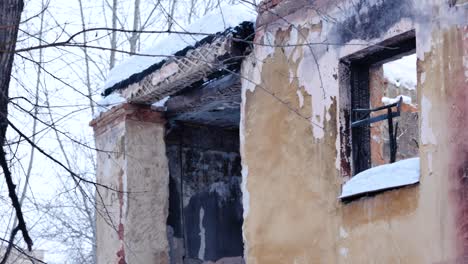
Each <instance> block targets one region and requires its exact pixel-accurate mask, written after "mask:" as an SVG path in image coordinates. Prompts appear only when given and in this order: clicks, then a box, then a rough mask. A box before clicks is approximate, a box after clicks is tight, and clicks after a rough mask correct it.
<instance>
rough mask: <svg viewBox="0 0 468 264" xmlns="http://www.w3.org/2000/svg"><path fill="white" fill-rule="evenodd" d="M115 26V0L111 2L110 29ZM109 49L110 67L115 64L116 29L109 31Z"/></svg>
mask: <svg viewBox="0 0 468 264" xmlns="http://www.w3.org/2000/svg"><path fill="white" fill-rule="evenodd" d="M116 28H117V0H114V1H113V3H112V29H116ZM111 35H112V36H111V51H110V62H109V68H110V69H112V68H114V66H115V49H116V48H117V31H115V30H112V33H111Z"/></svg>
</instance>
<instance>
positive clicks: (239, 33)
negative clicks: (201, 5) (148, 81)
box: [101, 21, 255, 97]
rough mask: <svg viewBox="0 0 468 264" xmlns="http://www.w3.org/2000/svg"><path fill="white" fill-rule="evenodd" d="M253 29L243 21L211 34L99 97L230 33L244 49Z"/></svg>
mask: <svg viewBox="0 0 468 264" xmlns="http://www.w3.org/2000/svg"><path fill="white" fill-rule="evenodd" d="M254 27H255V26H254V22H251V21H243V22H241V23H240V24H239V25H237V26H236V27H229V28H227V29H226V30H224V31H223V32H217V33H213V34H211V35H209V36H206V37H205V38H203V39H201V40H200V41H197V42H196V43H195V44H194V45H188V46H186V47H185V48H184V49H182V50H179V51H177V52H175V53H174V54H172V55H168V58H167V59H164V60H161V61H159V62H157V63H155V64H153V65H151V66H149V67H148V68H146V69H145V70H143V71H141V72H138V73H134V74H132V75H131V76H129V77H128V78H126V79H124V80H122V81H120V82H117V83H115V84H114V85H112V86H110V87H108V88H106V89H104V91H103V92H102V94H101V95H102V96H104V97H106V96H108V95H110V94H112V93H113V92H115V91H118V90H124V89H125V88H127V87H129V86H130V85H132V84H135V83H138V82H141V81H142V80H144V79H145V78H146V77H147V76H149V75H151V74H153V73H155V72H157V71H158V70H160V69H161V68H163V66H165V64H169V63H171V62H172V61H174V60H175V59H177V58H180V57H185V56H186V55H187V54H188V53H189V52H191V51H193V50H196V49H198V48H200V47H202V46H204V45H210V44H212V43H213V42H215V41H216V40H219V39H220V38H224V37H227V36H229V34H231V33H232V36H231V37H230V38H231V39H232V40H233V43H234V44H236V43H237V44H238V45H241V46H244V47H243V49H246V46H251V44H249V42H251V41H253V38H254V33H255V29H254Z"/></svg>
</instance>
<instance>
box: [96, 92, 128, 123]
mask: <svg viewBox="0 0 468 264" xmlns="http://www.w3.org/2000/svg"><path fill="white" fill-rule="evenodd" d="M126 101H127V100H125V98H123V97H122V96H121V95H120V94H118V93H112V94H110V95H108V96H106V97H105V98H102V99H101V100H99V101H97V102H96V105H97V111H96V113H94V116H93V119H95V118H98V117H99V116H100V115H101V114H102V113H105V112H107V111H109V110H110V109H111V108H112V107H115V106H119V105H121V104H123V103H125V102H126Z"/></svg>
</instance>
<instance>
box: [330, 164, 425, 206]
mask: <svg viewBox="0 0 468 264" xmlns="http://www.w3.org/2000/svg"><path fill="white" fill-rule="evenodd" d="M419 176H420V173H419V158H411V159H405V160H401V161H398V162H395V163H392V164H385V165H381V166H377V167H373V168H370V169H368V170H365V171H363V172H361V173H358V174H357V175H356V176H354V177H352V178H351V179H350V180H349V181H347V182H346V183H345V184H344V185H343V190H342V193H341V196H340V197H339V198H340V199H343V198H348V197H351V196H355V195H358V194H364V193H370V192H375V191H381V190H386V189H391V188H395V187H402V186H407V185H411V184H415V183H418V182H419Z"/></svg>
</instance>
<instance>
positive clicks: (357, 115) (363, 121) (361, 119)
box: [351, 97, 403, 163]
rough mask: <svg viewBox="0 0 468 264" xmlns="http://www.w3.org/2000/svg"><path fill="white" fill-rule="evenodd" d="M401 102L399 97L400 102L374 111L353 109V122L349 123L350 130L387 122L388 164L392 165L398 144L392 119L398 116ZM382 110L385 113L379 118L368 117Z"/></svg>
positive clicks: (401, 99)
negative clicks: (394, 109)
mask: <svg viewBox="0 0 468 264" xmlns="http://www.w3.org/2000/svg"><path fill="white" fill-rule="evenodd" d="M402 101H403V97H400V100H398V102H396V103H393V104H389V105H384V106H380V107H377V108H374V109H353V110H352V112H353V119H354V120H355V121H353V122H352V123H351V128H354V127H361V126H366V125H370V124H372V123H376V122H380V121H383V120H387V121H388V135H389V139H390V163H393V162H395V161H396V153H397V149H398V144H397V131H398V122H397V123H396V125H395V128H394V127H393V118H395V117H399V116H400V113H401V104H402ZM394 107H396V111H395V112H394V111H393V110H392V109H393V108H394ZM383 110H387V113H386V114H382V115H379V116H375V117H370V114H371V113H372V112H378V111H383Z"/></svg>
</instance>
